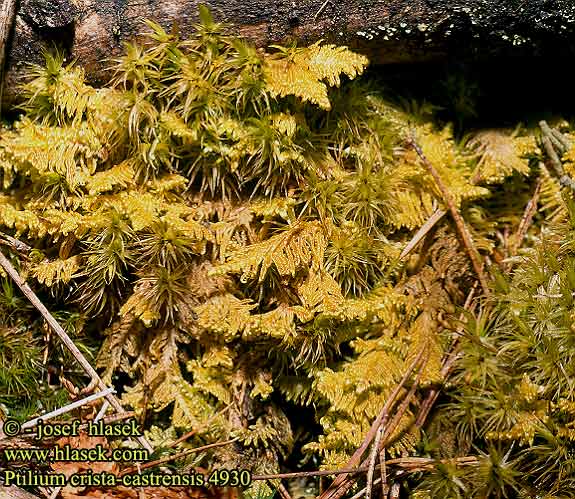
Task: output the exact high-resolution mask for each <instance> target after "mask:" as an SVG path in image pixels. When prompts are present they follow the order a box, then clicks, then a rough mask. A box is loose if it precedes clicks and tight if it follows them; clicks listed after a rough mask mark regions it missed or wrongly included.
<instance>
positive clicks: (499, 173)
mask: <svg viewBox="0 0 575 499" xmlns="http://www.w3.org/2000/svg"><path fill="white" fill-rule="evenodd" d="M515 135H516V134H508V133H505V132H504V131H501V130H485V131H482V132H479V133H477V134H475V135H474V136H473V137H472V138H471V140H469V141H468V143H467V147H469V148H470V149H471V150H473V151H474V153H475V154H476V155H477V157H478V162H477V166H476V167H475V171H474V173H473V176H472V178H473V179H474V180H475V182H476V183H478V182H485V183H488V184H489V183H494V182H497V183H499V182H501V181H502V180H503V179H504V178H505V177H506V176H508V175H510V174H512V173H513V172H518V173H520V174H522V175H527V174H528V173H529V161H528V158H527V155H535V154H536V153H537V151H538V149H537V144H536V141H535V137H533V136H525V137H517V136H515Z"/></svg>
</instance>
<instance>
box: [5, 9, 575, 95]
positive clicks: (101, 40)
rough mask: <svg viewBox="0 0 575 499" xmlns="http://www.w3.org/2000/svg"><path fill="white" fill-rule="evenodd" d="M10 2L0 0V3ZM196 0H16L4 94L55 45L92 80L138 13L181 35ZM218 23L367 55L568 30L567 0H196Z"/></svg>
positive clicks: (531, 39)
mask: <svg viewBox="0 0 575 499" xmlns="http://www.w3.org/2000/svg"><path fill="white" fill-rule="evenodd" d="M10 1H12V0H3V5H7V2H10ZM199 3H200V2H199V0H148V1H146V2H141V1H139V0H49V1H48V0H21V1H20V3H19V8H18V12H17V17H16V22H15V32H14V36H13V37H12V42H11V44H10V45H9V47H8V49H9V50H8V66H9V71H8V74H7V78H8V82H7V85H6V89H7V90H10V92H11V93H10V94H9V95H7V97H11V98H13V97H14V83H15V82H16V81H17V80H19V78H20V77H21V75H22V69H23V67H24V66H25V64H26V63H27V62H42V49H43V47H45V46H50V45H52V44H54V43H57V44H59V45H61V46H63V47H64V48H65V49H66V50H67V52H68V53H69V56H70V59H77V60H78V62H79V63H80V64H82V65H83V66H84V67H85V68H86V69H87V73H88V75H89V76H90V77H92V79H93V80H94V81H101V80H102V78H104V77H105V73H104V71H103V70H104V68H105V67H107V63H106V60H107V59H109V58H110V57H115V56H117V55H118V54H120V53H121V51H122V47H123V43H124V42H126V41H128V40H131V39H133V38H134V37H137V36H139V35H141V34H142V33H143V32H144V31H146V27H145V25H144V23H143V20H144V19H152V20H154V21H156V22H158V23H159V24H161V25H162V26H163V27H164V28H166V29H171V27H172V26H173V25H174V24H175V23H177V25H178V28H179V30H180V32H181V33H182V35H183V36H187V35H189V34H190V33H191V32H192V31H193V29H194V28H193V26H194V25H195V24H196V23H197V21H198V4H199ZM204 3H205V4H206V5H207V6H208V7H209V8H210V9H211V11H212V12H213V14H214V17H215V18H216V20H218V21H224V22H226V23H230V24H232V25H233V28H232V31H233V32H234V33H235V34H238V35H242V36H244V37H246V38H248V39H250V40H252V41H253V42H255V43H256V44H257V45H258V46H268V45H270V44H274V43H281V42H286V41H287V40H289V39H296V40H298V41H299V42H301V43H304V44H307V43H312V42H315V41H317V40H320V39H323V40H326V41H329V42H334V43H338V44H342V45H348V46H350V47H352V48H355V49H357V50H360V51H362V52H364V53H365V54H366V55H368V56H370V57H371V59H372V61H373V62H375V63H396V62H414V61H428V60H433V59H438V58H444V57H446V55H449V56H450V57H454V58H456V59H457V60H460V59H461V58H462V57H465V56H473V57H476V56H481V57H491V56H493V55H498V54H512V55H520V54H525V55H532V54H533V53H536V52H544V53H546V52H548V51H549V50H550V49H549V46H552V51H553V52H556V51H557V50H559V51H561V50H563V51H568V50H571V49H570V48H569V47H571V46H572V44H569V43H565V41H566V40H569V39H570V37H572V35H573V33H574V31H575V23H572V22H571V19H572V18H573V16H574V14H575V5H573V2H572V1H571V0H554V1H553V2H542V1H540V0H508V1H505V2H502V1H501V0H441V1H440V0H371V1H369V2H368V1H365V0H340V1H331V0H330V1H326V0H297V1H295V0H277V1H274V2H271V1H269V0H225V1H224V0H205V2H204Z"/></svg>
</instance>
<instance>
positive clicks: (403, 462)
mask: <svg viewBox="0 0 575 499" xmlns="http://www.w3.org/2000/svg"><path fill="white" fill-rule="evenodd" d="M477 462H478V460H477V458H476V457H475V456H464V457H456V458H454V459H431V458H428V457H398V458H396V459H389V460H387V461H386V464H387V466H396V467H398V468H401V469H402V470H405V471H412V472H417V471H425V470H429V469H433V467H434V466H436V465H437V464H438V463H439V464H448V463H451V464H456V465H458V466H465V465H471V464H477ZM376 467H377V465H376ZM368 469H369V465H365V466H359V467H357V468H342V469H339V470H321V471H320V470H317V471H296V472H293V473H273V474H269V475H253V476H252V480H254V481H257V480H276V479H289V478H309V477H317V476H329V475H357V474H360V473H363V472H365V471H367V470H368ZM373 483H374V484H375V483H379V479H377V480H374V482H373Z"/></svg>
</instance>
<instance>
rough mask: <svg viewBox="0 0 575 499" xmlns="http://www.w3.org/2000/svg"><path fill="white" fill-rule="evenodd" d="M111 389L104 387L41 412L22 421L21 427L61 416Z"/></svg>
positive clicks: (110, 391) (27, 426) (103, 395)
mask: <svg viewBox="0 0 575 499" xmlns="http://www.w3.org/2000/svg"><path fill="white" fill-rule="evenodd" d="M113 391H114V389H113V388H106V389H105V390H102V391H101V392H98V393H94V394H93V395H90V396H89V397H86V398H83V399H80V400H76V401H75V402H72V403H71V404H68V405H65V406H64V407H60V408H59V409H56V410H55V411H52V412H48V413H47V414H42V416H38V417H37V418H34V419H31V420H30V421H26V422H25V423H23V424H22V429H23V430H25V429H27V428H34V426H36V425H37V424H38V423H39V422H40V421H47V420H48V419H52V418H55V417H56V416H61V415H62V414H66V413H67V412H70V411H73V410H74V409H77V408H78V407H83V406H84V405H86V404H88V403H89V402H93V401H94V400H98V399H101V398H102V397H106V396H108V395H109V394H110V393H112V392H113Z"/></svg>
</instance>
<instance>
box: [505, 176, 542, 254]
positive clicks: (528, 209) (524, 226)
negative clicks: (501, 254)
mask: <svg viewBox="0 0 575 499" xmlns="http://www.w3.org/2000/svg"><path fill="white" fill-rule="evenodd" d="M542 183H543V181H542V179H538V180H537V183H536V184H535V191H534V192H533V196H532V197H531V199H530V200H529V202H528V203H527V205H526V206H525V210H524V212H523V217H521V222H520V223H519V227H518V228H517V233H516V234H515V237H514V239H513V243H512V245H511V248H510V253H511V255H515V254H517V250H518V249H519V247H520V246H521V243H522V242H523V239H525V236H526V234H527V231H528V230H529V227H530V226H531V223H532V222H533V216H534V215H535V213H536V212H537V203H538V202H539V194H540V193H541V185H542Z"/></svg>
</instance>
